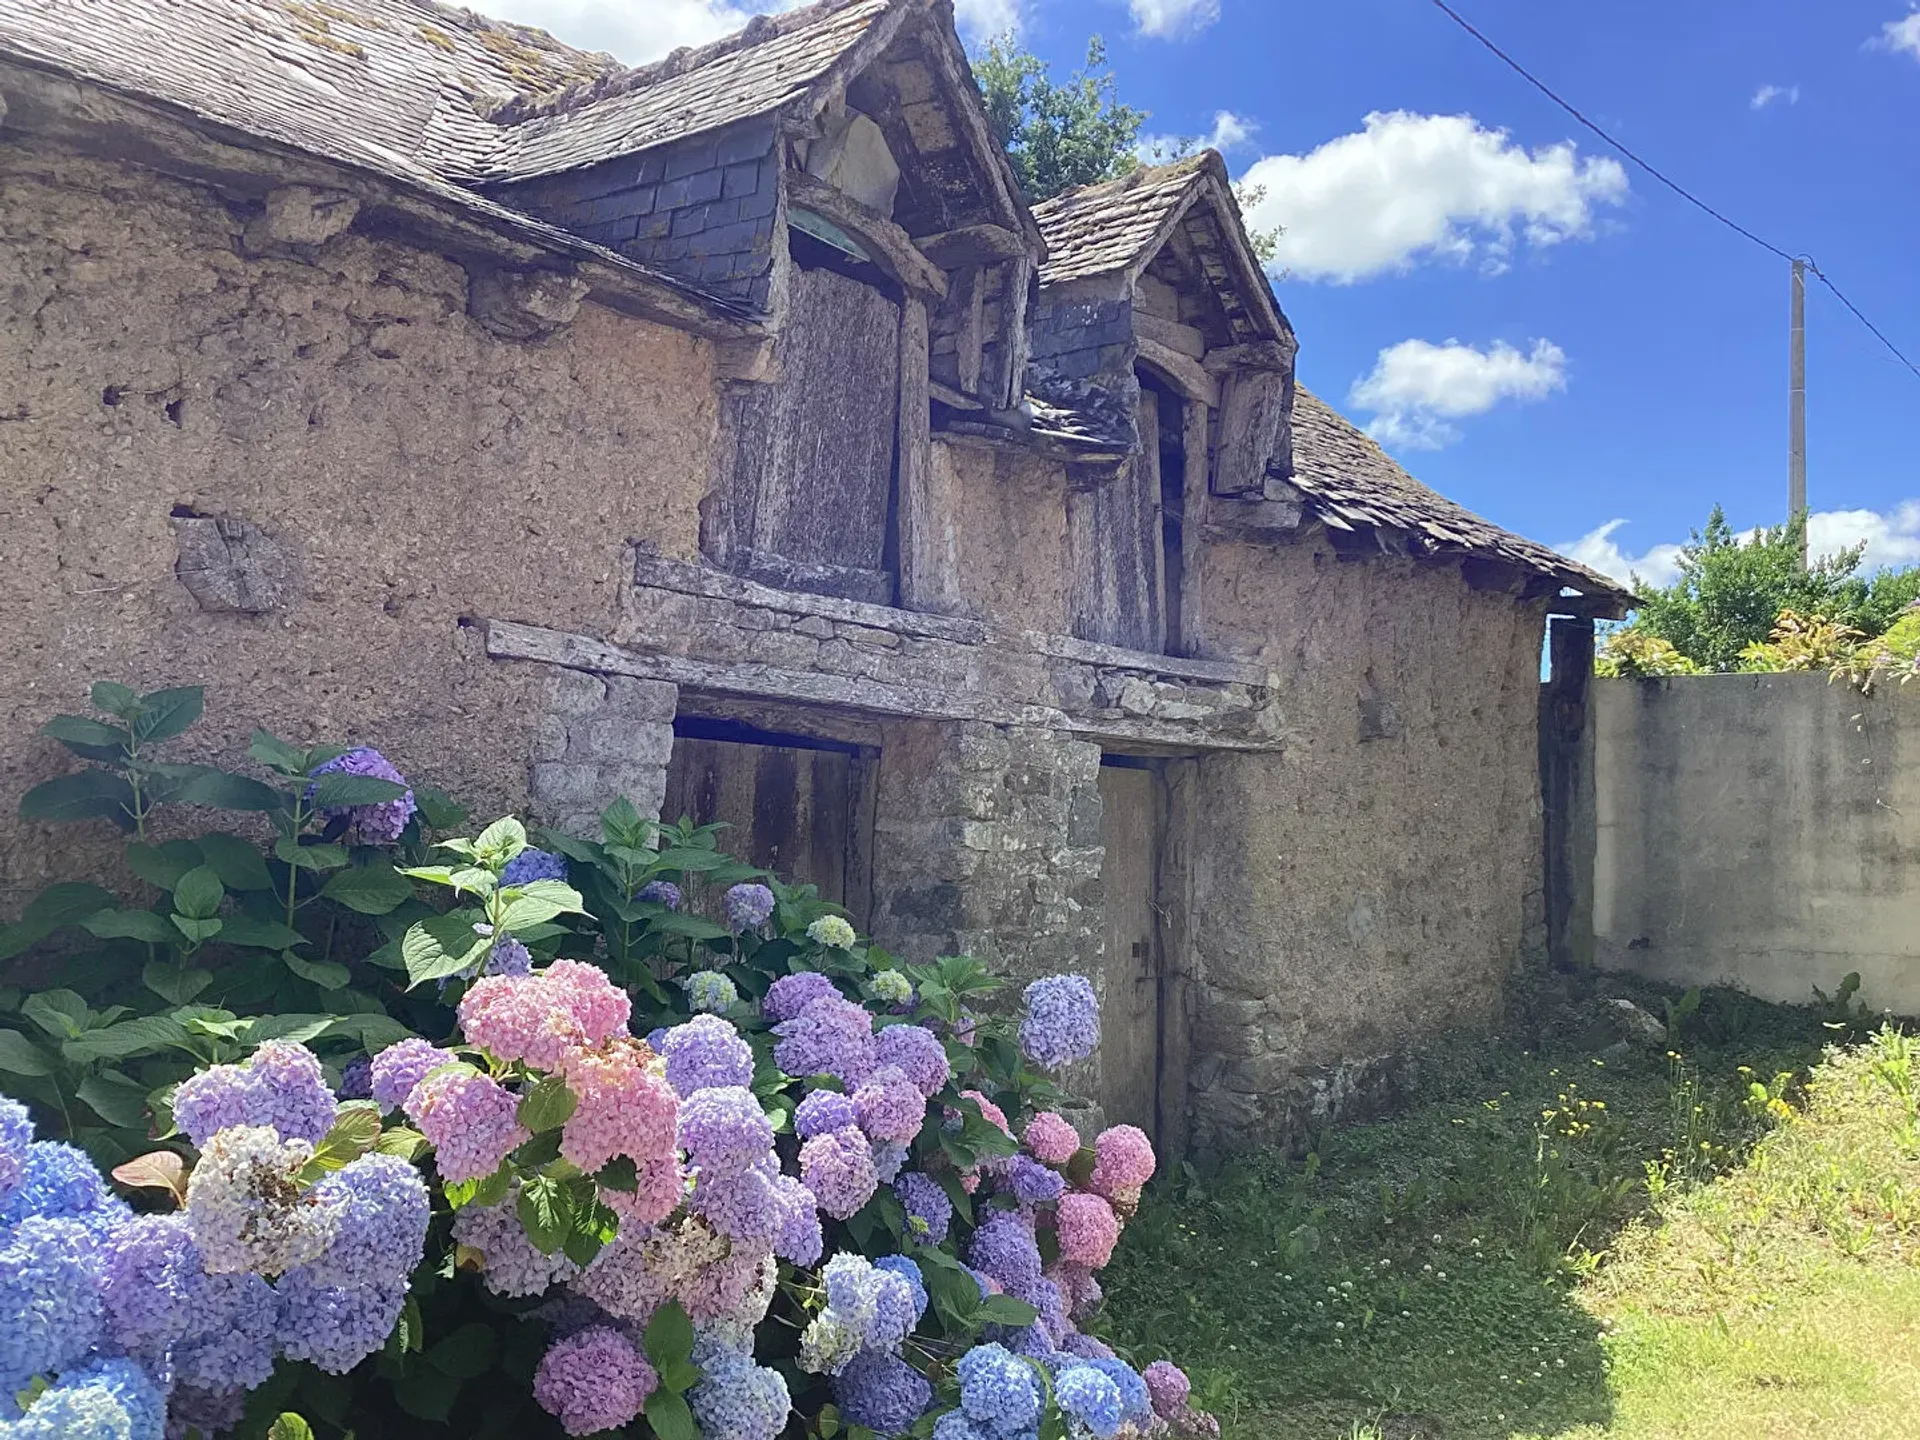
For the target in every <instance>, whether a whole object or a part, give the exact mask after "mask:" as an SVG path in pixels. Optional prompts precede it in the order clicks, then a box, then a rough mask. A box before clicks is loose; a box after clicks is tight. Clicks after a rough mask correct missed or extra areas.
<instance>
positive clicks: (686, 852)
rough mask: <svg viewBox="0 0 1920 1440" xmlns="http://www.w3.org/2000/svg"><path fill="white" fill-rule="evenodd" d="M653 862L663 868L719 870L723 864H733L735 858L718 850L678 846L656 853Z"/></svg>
mask: <svg viewBox="0 0 1920 1440" xmlns="http://www.w3.org/2000/svg"><path fill="white" fill-rule="evenodd" d="M653 863H654V864H656V865H658V866H659V867H660V868H661V869H662V870H718V869H719V868H720V867H721V866H722V865H730V864H732V863H733V860H732V857H731V856H727V855H722V854H721V853H720V852H719V851H718V850H690V849H687V848H685V847H681V846H676V847H675V848H673V849H671V850H662V851H661V852H660V853H659V854H657V855H655V856H654V857H653Z"/></svg>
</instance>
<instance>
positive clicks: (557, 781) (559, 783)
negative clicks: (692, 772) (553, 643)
mask: <svg viewBox="0 0 1920 1440" xmlns="http://www.w3.org/2000/svg"><path fill="white" fill-rule="evenodd" d="M679 706H680V692H679V690H678V689H677V688H676V687H674V686H672V685H663V684H661V683H660V682H658V681H655V680H634V679H630V678H628V677H627V676H624V675H594V674H591V673H589V672H587V671H584V670H560V669H554V670H551V671H550V672H549V673H548V675H547V712H546V715H545V716H544V717H543V718H542V719H541V721H540V728H539V731H538V732H537V734H536V735H535V736H534V742H533V770H532V776H531V779H530V781H529V783H528V796H527V798H528V801H529V803H530V808H531V810H532V813H533V818H534V819H535V820H538V821H540V822H542V823H544V824H548V825H552V826H554V827H555V828H556V829H559V830H564V831H566V832H567V833H568V834H570V835H584V836H586V837H587V838H588V839H592V840H598V839H599V838H600V812H601V811H602V810H604V809H606V807H607V806H609V805H611V804H612V803H613V802H614V801H615V800H617V799H619V798H620V797H621V796H625V797H626V798H627V799H629V800H631V801H632V802H633V805H634V808H635V809H636V810H638V811H639V812H640V813H641V814H642V815H657V814H659V812H660V806H661V802H662V801H663V800H665V799H666V795H667V762H668V761H669V760H670V759H672V758H673V717H674V714H675V712H676V711H677V710H678V709H679ZM662 818H664V819H668V820H671V819H674V818H675V817H673V816H663V817H662Z"/></svg>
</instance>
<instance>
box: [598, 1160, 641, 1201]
mask: <svg viewBox="0 0 1920 1440" xmlns="http://www.w3.org/2000/svg"><path fill="white" fill-rule="evenodd" d="M593 1183H594V1184H596V1185H598V1186H599V1187H600V1188H601V1189H602V1190H612V1191H614V1192H615V1193H616V1194H620V1195H631V1194H633V1192H634V1191H636V1190H638V1189H639V1188H640V1170H639V1167H638V1166H636V1165H635V1164H634V1163H633V1161H632V1160H631V1159H630V1158H629V1157H627V1156H625V1155H616V1156H614V1157H613V1159H611V1160H609V1161H608V1162H607V1163H606V1165H605V1166H603V1167H602V1168H601V1169H600V1170H599V1171H598V1172H596V1173H595V1175H594V1177H593Z"/></svg>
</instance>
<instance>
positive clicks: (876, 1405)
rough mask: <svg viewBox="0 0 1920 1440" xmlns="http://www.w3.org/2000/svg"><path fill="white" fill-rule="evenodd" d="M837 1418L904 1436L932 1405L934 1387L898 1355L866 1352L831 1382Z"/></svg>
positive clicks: (856, 1357) (885, 1432)
mask: <svg viewBox="0 0 1920 1440" xmlns="http://www.w3.org/2000/svg"><path fill="white" fill-rule="evenodd" d="M833 1395H834V1399H835V1400H836V1401H837V1402H838V1403H839V1405H840V1417H841V1419H842V1420H844V1421H845V1422H846V1423H847V1424H849V1425H864V1426H866V1427H867V1429H869V1430H872V1431H875V1432H876V1433H878V1434H880V1435H885V1436H896V1435H903V1434H905V1433H906V1432H907V1431H908V1430H910V1429H912V1428H913V1422H914V1421H916V1420H918V1419H919V1418H920V1417H921V1416H922V1415H924V1414H925V1413H926V1410H927V1407H928V1406H929V1405H931V1404H932V1403H933V1386H932V1385H930V1384H928V1383H927V1378H926V1377H925V1376H924V1375H922V1374H921V1373H920V1372H919V1371H918V1370H916V1369H914V1368H913V1367H912V1366H911V1365H909V1364H908V1363H907V1362H906V1361H905V1360H902V1359H901V1358H900V1357H899V1356H898V1355H884V1354H880V1353H878V1352H876V1351H872V1350H868V1351H864V1352H863V1353H861V1354H859V1355H857V1356H855V1357H854V1359H853V1360H852V1362H851V1363H849V1364H848V1366H847V1368H846V1369H845V1370H843V1371H841V1372H840V1374H839V1375H838V1376H837V1377H836V1378H835V1380H834V1382H833Z"/></svg>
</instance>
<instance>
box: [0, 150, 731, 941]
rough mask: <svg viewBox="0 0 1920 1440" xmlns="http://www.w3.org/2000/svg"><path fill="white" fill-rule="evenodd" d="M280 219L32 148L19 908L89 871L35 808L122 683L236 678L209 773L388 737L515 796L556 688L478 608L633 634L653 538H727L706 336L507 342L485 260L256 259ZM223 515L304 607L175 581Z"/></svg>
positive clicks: (205, 751)
mask: <svg viewBox="0 0 1920 1440" xmlns="http://www.w3.org/2000/svg"><path fill="white" fill-rule="evenodd" d="M258 218H259V216H258V212H257V211H248V210H244V209H230V208H228V207H227V206H225V205H223V204H221V203H219V202H218V201H217V200H216V199H215V198H214V197H212V196H211V195H210V194H209V193H208V192H206V191H204V190H202V189H200V188H198V187H195V186H191V185H187V184H182V183H177V182H174V181H170V180H165V179H161V178H157V177H152V176H147V175H144V174H143V173H142V172H139V171H136V170H133V169H130V168H127V167H125V166H109V165H102V164H97V163H94V162H92V161H87V160H81V159H76V158H73V157H71V156H69V155H65V154H63V153H60V152H58V151H54V150H51V149H43V148H40V147H38V146H37V145H36V144H29V143H27V142H23V141H21V140H19V139H18V138H11V139H10V138H9V137H7V136H6V135H5V133H4V132H0V533H4V534H5V535H6V537H7V544H6V556H7V562H8V563H7V564H6V566H5V567H4V570H0V597H3V598H4V607H5V612H6V615H7V617H8V623H9V644H8V645H7V647H6V649H5V653H4V656H0V915H10V914H12V913H14V912H16V911H17V908H18V906H19V905H20V904H21V903H22V902H23V900H24V899H25V895H26V893H27V892H30V891H31V890H33V889H35V888H37V887H38V886H39V885H40V884H42V883H44V882H45V881H46V880H47V879H50V878H53V877H54V876H55V875H57V874H63V873H68V872H70V871H71V870H72V869H73V867H74V864H75V863H76V859H77V857H76V855H75V852H74V851H73V849H72V848H70V847H72V846H73V845H74V844H75V842H76V833H75V831H74V830H73V829H72V828H71V827H68V828H62V829H57V830H49V829H47V828H46V827H43V826H40V825H27V824H23V823H22V822H19V821H16V820H14V819H13V818H12V817H13V815H14V809H15V806H16V804H17V802H18V799H19V796H20V794H21V792H22V791H23V790H25V789H26V788H27V787H28V786H30V785H33V784H35V783H37V782H38V781H40V780H43V779H46V778H47V777H49V776H51V775H53V774H56V773H59V772H60V771H61V770H62V769H64V768H66V766H67V764H68V760H67V757H66V756H65V754H64V752H63V751H61V750H59V749H58V747H56V746H55V745H54V744H53V743H52V742H50V741H47V740H44V739H41V738H39V737H38V736H37V735H36V733H35V732H36V731H37V729H38V727H39V726H40V725H41V724H42V723H43V722H44V721H45V720H46V718H47V717H48V716H49V715H50V714H52V713H53V712H55V711H58V710H63V709H74V708H77V707H83V706H84V703H85V691H86V686H87V684H88V683H89V682H90V681H92V680H94V679H97V678H103V677H111V678H116V679H121V680H125V681H127V682H129V683H132V684H137V685H149V686H159V685H170V684H182V683H188V682H201V683H204V684H206V685H207V686H208V689H209V696H208V720H207V722H206V723H205V725H204V726H203V727H202V729H201V730H200V731H197V732H196V733H195V736H194V737H190V738H193V739H194V741H195V745H196V747H197V749H198V751H199V754H200V756H201V757H218V758H220V759H223V760H232V759H235V758H237V757H239V756H241V755H243V754H244V751H245V743H246V735H247V733H248V731H249V730H250V729H251V728H253V727H254V726H259V725H264V726H267V727H270V728H273V729H275V730H277V731H279V732H280V733H283V734H286V735H288V736H289V737H290V738H297V739H300V740H311V741H318V740H321V739H340V740H357V741H364V742H366V743H370V744H374V745H377V746H379V747H380V748H382V749H383V750H385V751H387V752H388V753H390V754H391V755H392V756H393V758H394V759H395V761H396V762H397V763H398V764H399V765H400V766H401V768H402V769H403V770H405V771H406V772H407V773H409V774H411V775H414V776H416V777H418V778H420V779H421V780H423V781H426V782H430V783H433V784H437V785H440V786H442V787H444V788H446V789H447V790H449V791H451V792H452V793H454V794H456V795H458V796H460V797H461V798H462V799H463V800H465V801H467V802H468V803H469V804H471V805H472V806H473V807H474V808H475V809H476V810H477V811H479V812H482V813H485V812H489V811H497V810H499V809H503V808H505V807H508V806H520V805H523V804H524V803H525V802H526V799H527V795H526V792H525V788H524V787H525V785H526V777H527V774H528V757H529V755H530V753H531V752H532V749H533V742H534V739H535V732H536V729H537V727H538V726H539V724H540V722H541V719H542V716H543V715H544V714H545V713H546V696H545V692H544V690H543V688H542V687H543V685H544V679H543V677H541V676H540V675H539V674H538V673H537V672H536V671H535V669H534V667H530V666H514V665H500V664H497V663H494V662H491V661H489V660H487V659H486V658H485V656H484V653H483V646H482V643H481V640H480V636H479V633H478V632H477V631H475V630H471V629H464V630H463V629H462V627H461V626H460V624H459V622H460V620H461V619H462V617H465V616H473V615H487V616H509V617H520V618H524V619H527V620H530V621H535V622H538V623H544V624H561V625H565V626H567V627H568V628H569V629H574V630H580V631H591V632H598V633H605V632H606V631H607V630H608V629H609V628H610V627H611V622H612V619H613V617H614V615H615V613H616V611H617V609H618V603H619V602H618V597H619V595H620V594H621V593H622V592H623V591H624V590H625V589H626V588H627V587H628V586H629V585H630V584H631V580H632V572H631V568H630V565H629V563H628V562H627V560H626V554H625V542H626V541H627V539H628V538H629V537H632V536H645V537H648V539H649V540H650V541H651V542H652V543H653V544H654V545H656V547H657V548H658V549H659V550H660V551H661V552H662V553H664V554H667V555H675V556H680V557H682V558H687V559H691V558H693V557H694V556H695V555H696V554H697V553H698V525H699V520H698V509H697V507H698V504H699V500H700V497H701V495H702V493H703V492H704V490H705V488H706V485H707V479H708V476H709V474H710V473H711V463H710V456H709V447H710V444H711V442H712V436H713V433H714V428H715V416H714V406H713V399H712V396H713V384H712V378H711V377H712V356H711V351H710V347H709V346H708V344H707V343H706V342H704V341H701V340H698V339H696V338H694V337H690V336H687V335H684V334H682V333H679V332H677V331H672V330H668V329H665V328H662V327H659V326H655V325H652V324H648V323H646V322H642V321H638V320H634V319H631V318H628V317H624V316H620V315H616V314H614V313H612V312H609V311H606V310H604V309H601V308H598V307H596V306H593V305H591V304H589V305H586V306H584V307H582V308H581V309H580V310H579V313H578V316H577V318H576V319H575V320H574V321H573V323H572V324H571V325H567V326H563V327H562V328H560V329H559V330H558V331H557V332H556V333H554V334H553V335H552V336H551V338H548V339H546V340H543V341H509V340H503V339H500V338H498V337H496V336H495V335H494V334H492V333H490V332H489V331H488V330H486V329H484V328H483V327H482V326H481V325H479V324H477V323H476V322H475V321H474V320H472V319H471V318H469V315H468V303H469V293H468V286H469V282H468V276H467V275H466V273H465V272H464V271H463V270H462V269H461V268H460V267H459V266H457V265H455V264H452V263H450V262H448V261H446V260H444V259H442V258H440V257H438V256H434V255H428V254H422V253H420V252H419V251H416V250H412V249H407V248H403V247H401V246H398V245H395V244H390V243H386V242H383V241H382V240H380V239H378V238H374V237H371V236H369V235H367V234H365V233H363V231H362V229H361V228H359V227H356V228H354V229H350V230H347V231H346V232H345V233H342V234H339V235H337V236H335V237H333V238H331V239H328V240H326V241H325V242H324V243H322V244H318V245H309V246H306V247H304V250H294V249H287V250H286V251H285V252H284V253H283V254H281V255H278V256H271V255H258V254H252V253H249V252H250V251H252V250H257V249H258V248H259V247H257V246H255V245H253V244H252V242H249V241H247V240H245V239H243V236H244V233H245V232H246V231H247V229H248V227H249V224H250V223H253V222H256V221H257V220H258ZM362 223H363V224H364V223H365V222H362ZM257 234H258V229H257V227H256V235H257ZM176 515H178V517H179V518H176ZM202 517H212V518H216V519H221V520H227V521H232V522H237V525H236V526H235V527H230V533H229V529H220V528H219V527H216V531H215V534H214V535H213V536H212V537H208V536H206V535H205V534H204V533H203V534H202V535H200V537H199V540H200V541H201V542H206V543H208V544H210V543H212V541H213V540H217V541H218V542H219V546H220V548H222V549H223V550H224V551H225V553H226V554H227V555H228V556H230V557H231V556H232V554H233V548H234V546H235V545H236V544H238V545H239V546H240V548H241V549H242V550H243V551H244V552H246V554H247V555H248V556H252V553H253V551H254V550H255V549H256V548H257V547H264V546H265V545H267V544H270V546H271V548H272V549H273V550H274V551H275V552H277V558H276V559H275V566H276V567H277V569H275V570H274V573H278V574H281V575H283V576H284V577H286V579H287V583H286V586H285V590H284V594H283V595H280V596H278V597H276V595H275V593H274V588H273V586H272V585H265V586H262V585H249V586H239V585H235V586H231V587H225V588H223V589H221V590H220V593H222V594H225V593H228V591H230V592H231V594H232V595H233V596H234V597H235V601H234V603H233V604H232V605H227V606H224V607H223V608H215V609H206V608H203V607H202V603H201V602H200V601H198V600H196V598H195V597H194V595H193V594H191V593H189V591H188V589H187V587H186V586H185V585H184V584H183V583H182V581H181V579H180V577H179V576H178V575H177V574H176V565H177V564H179V563H180V561H179V557H180V553H181V552H180V540H179V537H178V536H177V535H176V527H177V526H178V525H179V524H180V523H181V521H182V520H192V519H195V518H202ZM247 527H250V528H247ZM234 537H238V539H237V540H236V539H235V538H234ZM263 553H264V551H263ZM246 563H248V564H252V563H253V561H252V560H251V559H248V560H247V562H246ZM266 573H267V572H266V571H265V570H263V571H262V574H263V575H265V574H266ZM268 578H271V577H270V576H268ZM216 588H220V587H216ZM263 596H265V597H266V598H265V599H264V601H263V599H262V597H263ZM90 828H91V827H90ZM63 847H68V848H63Z"/></svg>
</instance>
